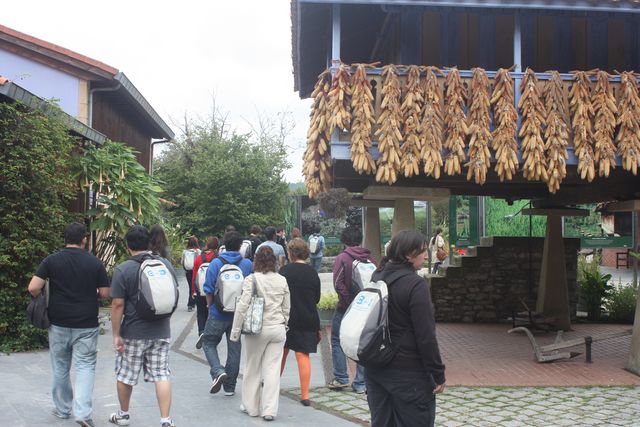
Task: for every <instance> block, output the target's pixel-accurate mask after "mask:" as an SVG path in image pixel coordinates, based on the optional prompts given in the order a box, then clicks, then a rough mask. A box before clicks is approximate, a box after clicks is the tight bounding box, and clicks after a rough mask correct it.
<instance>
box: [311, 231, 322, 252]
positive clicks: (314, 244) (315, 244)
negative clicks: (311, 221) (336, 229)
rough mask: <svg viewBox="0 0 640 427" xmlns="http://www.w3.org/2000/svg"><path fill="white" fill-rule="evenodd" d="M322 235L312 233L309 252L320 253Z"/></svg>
mask: <svg viewBox="0 0 640 427" xmlns="http://www.w3.org/2000/svg"><path fill="white" fill-rule="evenodd" d="M319 246H320V236H319V235H317V234H312V235H311V236H309V252H310V253H312V254H316V253H318V249H320V247H319Z"/></svg>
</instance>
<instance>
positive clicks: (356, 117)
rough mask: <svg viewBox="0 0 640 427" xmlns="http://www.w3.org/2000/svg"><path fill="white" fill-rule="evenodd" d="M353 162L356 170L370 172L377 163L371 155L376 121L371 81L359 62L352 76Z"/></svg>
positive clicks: (374, 168) (364, 67) (373, 170)
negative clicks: (372, 135) (372, 134)
mask: <svg viewBox="0 0 640 427" xmlns="http://www.w3.org/2000/svg"><path fill="white" fill-rule="evenodd" d="M351 84H352V86H351V87H352V97H351V109H352V113H353V121H352V122H351V162H352V163H353V168H354V169H355V171H356V172H358V173H360V174H362V173H366V174H370V173H373V172H375V170H376V165H375V162H374V160H373V157H372V156H371V131H372V129H373V124H374V123H375V117H374V114H373V95H372V94H371V83H369V80H368V79H367V71H366V66H365V65H364V64H358V65H357V66H356V71H355V73H354V74H353V77H352V78H351Z"/></svg>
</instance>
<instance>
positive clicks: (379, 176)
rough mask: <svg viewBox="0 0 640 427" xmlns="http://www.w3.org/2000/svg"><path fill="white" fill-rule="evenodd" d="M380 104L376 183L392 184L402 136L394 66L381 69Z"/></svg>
mask: <svg viewBox="0 0 640 427" xmlns="http://www.w3.org/2000/svg"><path fill="white" fill-rule="evenodd" d="M382 78H383V80H384V81H383V83H382V102H381V103H380V117H378V130H376V133H375V135H376V137H377V138H378V152H379V153H380V155H379V157H378V165H377V166H378V171H377V172H376V181H378V182H386V183H388V184H393V183H394V182H396V181H397V179H398V176H397V173H398V171H399V169H400V143H401V142H402V134H401V133H400V124H401V123H402V113H401V111H400V96H401V90H400V79H399V78H398V69H397V67H396V66H395V65H393V64H390V65H385V66H384V67H382Z"/></svg>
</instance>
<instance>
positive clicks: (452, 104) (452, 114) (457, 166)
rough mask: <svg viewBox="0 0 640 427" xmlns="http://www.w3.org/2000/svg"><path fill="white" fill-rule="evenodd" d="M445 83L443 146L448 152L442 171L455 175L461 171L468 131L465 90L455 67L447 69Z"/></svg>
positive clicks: (464, 158)
mask: <svg viewBox="0 0 640 427" xmlns="http://www.w3.org/2000/svg"><path fill="white" fill-rule="evenodd" d="M446 85H447V93H446V97H445V107H444V114H445V120H446V126H447V137H446V140H445V142H444V148H446V149H447V151H448V154H447V157H446V159H445V164H444V171H445V173H446V174H447V175H456V174H459V173H460V172H462V169H461V165H462V164H463V163H464V162H465V160H466V156H465V153H464V140H465V137H466V135H467V133H468V129H467V125H466V119H465V115H464V106H465V99H466V90H465V88H464V86H463V84H462V79H461V78H460V72H459V71H458V69H457V68H451V69H449V74H447V79H446Z"/></svg>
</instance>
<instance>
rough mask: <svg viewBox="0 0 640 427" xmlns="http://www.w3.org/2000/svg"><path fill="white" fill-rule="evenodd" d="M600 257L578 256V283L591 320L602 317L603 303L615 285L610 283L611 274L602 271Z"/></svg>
mask: <svg viewBox="0 0 640 427" xmlns="http://www.w3.org/2000/svg"><path fill="white" fill-rule="evenodd" d="M599 265H600V257H598V256H593V258H592V259H591V261H587V260H586V258H585V257H584V256H582V255H581V256H580V257H579V258H578V285H580V297H581V298H582V299H583V300H584V303H585V305H586V309H587V318H588V319H589V320H598V319H600V316H601V313H602V304H603V302H604V301H605V300H606V299H607V298H608V297H609V294H610V293H611V290H612V289H613V286H611V285H609V280H610V279H611V275H610V274H602V273H601V272H600V268H599Z"/></svg>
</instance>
